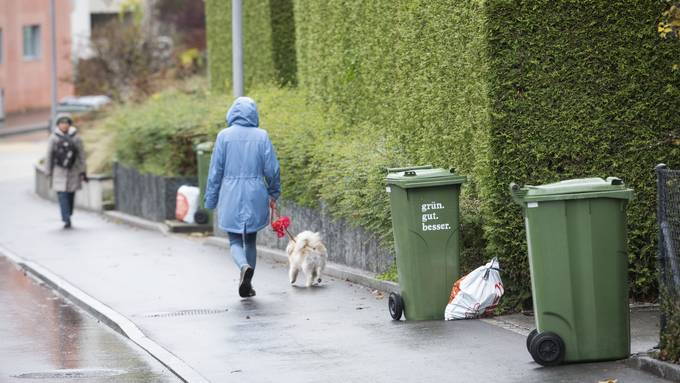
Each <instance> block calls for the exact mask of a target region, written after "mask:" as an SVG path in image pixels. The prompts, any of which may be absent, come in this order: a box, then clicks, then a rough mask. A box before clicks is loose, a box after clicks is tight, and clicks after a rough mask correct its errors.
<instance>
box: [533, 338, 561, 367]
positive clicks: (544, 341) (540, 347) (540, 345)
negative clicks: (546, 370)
mask: <svg viewBox="0 0 680 383" xmlns="http://www.w3.org/2000/svg"><path fill="white" fill-rule="evenodd" d="M564 352H565V349H564V342H563V341H562V338H560V336H559V335H557V334H555V333H554V332H543V333H540V334H536V336H534V338H533V339H532V340H531V345H530V348H529V353H531V357H532V358H534V360H535V361H536V363H538V364H540V365H541V366H546V367H548V366H557V365H558V364H561V363H562V362H563V361H564Z"/></svg>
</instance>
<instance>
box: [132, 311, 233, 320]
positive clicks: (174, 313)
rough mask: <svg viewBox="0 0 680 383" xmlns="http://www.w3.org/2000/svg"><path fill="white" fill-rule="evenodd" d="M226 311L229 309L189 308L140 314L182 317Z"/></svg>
mask: <svg viewBox="0 0 680 383" xmlns="http://www.w3.org/2000/svg"><path fill="white" fill-rule="evenodd" d="M227 311H229V309H191V310H180V311H168V312H158V313H147V314H142V316H143V317H144V318H169V317H184V316H197V315H214V314H223V313H226V312H227Z"/></svg>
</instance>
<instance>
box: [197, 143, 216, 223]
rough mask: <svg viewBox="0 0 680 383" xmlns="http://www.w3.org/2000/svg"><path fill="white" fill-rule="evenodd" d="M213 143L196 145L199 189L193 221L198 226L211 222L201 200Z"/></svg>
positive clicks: (209, 215) (210, 214) (209, 212)
mask: <svg viewBox="0 0 680 383" xmlns="http://www.w3.org/2000/svg"><path fill="white" fill-rule="evenodd" d="M212 149H213V143H212V142H202V143H200V144H198V145H196V164H197V167H198V188H199V189H200V191H201V192H200V197H199V198H200V200H199V209H198V210H196V214H195V215H194V221H196V223H199V224H209V223H211V222H212V212H211V211H210V210H208V209H206V208H205V205H204V204H203V200H204V197H205V188H206V186H207V184H208V172H209V171H210V158H211V156H212Z"/></svg>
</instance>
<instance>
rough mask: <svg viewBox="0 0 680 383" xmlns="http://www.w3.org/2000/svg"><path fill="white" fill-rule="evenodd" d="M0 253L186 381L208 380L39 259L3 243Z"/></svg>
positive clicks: (202, 382) (203, 381) (200, 382)
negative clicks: (30, 259)
mask: <svg viewBox="0 0 680 383" xmlns="http://www.w3.org/2000/svg"><path fill="white" fill-rule="evenodd" d="M0 256H4V257H5V258H7V259H9V260H10V261H11V262H13V263H14V264H16V265H17V266H19V267H21V268H22V269H23V270H25V271H26V272H28V273H30V274H31V275H33V276H35V277H36V278H37V279H38V280H40V281H42V282H44V283H45V284H47V285H48V286H50V287H51V288H52V289H54V290H56V291H57V292H59V294H61V295H62V296H64V297H66V298H67V299H69V300H70V301H71V302H73V303H74V304H75V305H76V306H78V307H80V308H81V309H83V310H85V311H87V312H88V313H90V314H91V315H93V316H94V317H95V318H97V319H98V320H99V321H101V322H103V323H104V324H106V325H107V326H109V327H110V328H112V329H113V330H114V331H116V332H117V333H119V334H121V335H123V336H125V337H126V338H128V339H130V340H131V341H133V342H134V343H135V344H137V345H138V346H139V347H141V348H142V349H143V350H144V351H146V352H147V353H148V354H149V355H151V356H152V357H153V358H154V359H156V360H157V361H158V362H160V363H161V364H162V365H163V366H165V367H166V368H167V369H168V370H170V372H172V373H173V374H175V376H177V377H178V378H179V379H180V380H182V381H183V382H188V383H194V382H196V383H208V382H209V381H208V380H207V379H206V378H204V377H203V376H201V375H200V374H199V373H198V372H196V371H195V370H194V369H193V368H191V367H190V366H189V365H187V364H186V363H185V362H184V361H183V360H181V359H179V358H178V357H177V356H175V355H174V354H173V353H171V352H170V351H168V350H167V349H165V348H164V347H163V346H161V345H159V344H158V343H156V342H154V341H153V340H151V339H150V338H148V337H147V336H146V335H144V333H143V332H142V331H141V330H140V329H139V327H137V325H135V324H134V323H133V322H132V321H130V320H129V319H127V318H126V317H125V316H123V315H121V314H119V313H118V312H116V311H114V310H113V309H111V308H110V307H109V306H106V305H105V304H103V303H101V302H99V301H98V300H96V299H94V298H93V297H91V296H90V295H88V294H86V293H85V292H83V291H82V290H80V289H78V288H77V287H75V286H73V285H72V284H70V283H69V282H67V281H65V280H64V279H62V278H61V277H59V276H57V275H56V274H54V273H52V272H51V271H49V270H48V269H46V268H44V267H42V266H40V265H39V264H37V263H34V262H31V261H27V260H25V259H23V258H22V257H20V256H18V255H16V254H14V253H12V252H11V251H9V250H8V249H7V248H5V247H3V246H1V245H0Z"/></svg>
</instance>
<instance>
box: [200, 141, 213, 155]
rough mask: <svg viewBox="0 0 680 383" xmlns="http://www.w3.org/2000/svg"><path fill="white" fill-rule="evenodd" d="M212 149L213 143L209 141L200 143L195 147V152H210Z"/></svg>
mask: <svg viewBox="0 0 680 383" xmlns="http://www.w3.org/2000/svg"><path fill="white" fill-rule="evenodd" d="M212 149H213V143H212V142H211V141H208V142H201V143H200V144H198V145H196V151H197V152H212Z"/></svg>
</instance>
